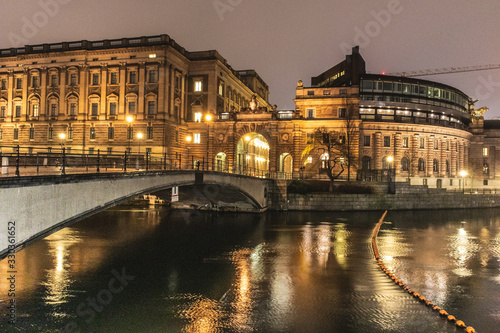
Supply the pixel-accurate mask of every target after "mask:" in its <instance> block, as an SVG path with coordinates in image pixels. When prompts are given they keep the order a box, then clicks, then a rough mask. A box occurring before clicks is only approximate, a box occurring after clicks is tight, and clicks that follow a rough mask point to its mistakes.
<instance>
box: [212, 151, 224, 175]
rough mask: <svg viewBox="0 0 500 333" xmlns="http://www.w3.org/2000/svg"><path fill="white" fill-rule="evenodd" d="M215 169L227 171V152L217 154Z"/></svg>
mask: <svg viewBox="0 0 500 333" xmlns="http://www.w3.org/2000/svg"><path fill="white" fill-rule="evenodd" d="M215 171H220V172H222V171H226V154H225V153H218V154H217V155H216V156H215Z"/></svg>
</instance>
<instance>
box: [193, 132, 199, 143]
mask: <svg viewBox="0 0 500 333" xmlns="http://www.w3.org/2000/svg"><path fill="white" fill-rule="evenodd" d="M193 137H194V140H193V141H194V143H201V135H200V133H194V135H193Z"/></svg>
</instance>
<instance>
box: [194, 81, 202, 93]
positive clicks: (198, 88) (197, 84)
mask: <svg viewBox="0 0 500 333" xmlns="http://www.w3.org/2000/svg"><path fill="white" fill-rule="evenodd" d="M194 91H202V89H201V81H195V82H194Z"/></svg>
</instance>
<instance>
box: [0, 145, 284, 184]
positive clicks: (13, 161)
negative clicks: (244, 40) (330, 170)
mask: <svg viewBox="0 0 500 333" xmlns="http://www.w3.org/2000/svg"><path fill="white" fill-rule="evenodd" d="M159 170H200V171H218V172H225V173H231V174H240V175H246V176H252V177H258V178H276V179H291V178H292V174H289V173H284V172H272V173H271V172H269V171H263V170H259V169H255V168H247V167H241V166H235V167H234V168H228V167H227V164H226V163H222V162H221V161H216V160H215V159H213V160H210V161H207V160H206V158H205V157H200V156H195V155H189V157H188V158H183V157H182V155H179V157H177V158H170V157H169V156H168V155H167V154H166V153H164V154H155V153H150V152H146V153H144V154H138V153H130V152H128V151H124V152H122V153H117V152H114V153H108V152H105V153H103V152H102V151H100V150H99V149H97V150H85V151H83V152H82V151H81V150H80V151H78V152H73V151H71V150H70V151H68V149H67V148H66V147H64V146H63V147H60V148H59V147H58V148H46V147H22V146H0V177H13V176H14V177H22V176H38V175H66V174H82V173H102V172H105V173H109V172H116V173H120V172H122V173H124V172H135V171H159Z"/></svg>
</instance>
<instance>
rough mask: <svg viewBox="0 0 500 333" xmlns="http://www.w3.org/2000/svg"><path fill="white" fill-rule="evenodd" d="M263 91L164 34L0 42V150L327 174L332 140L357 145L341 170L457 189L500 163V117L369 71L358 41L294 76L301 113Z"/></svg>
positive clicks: (448, 91) (255, 81)
mask: <svg viewBox="0 0 500 333" xmlns="http://www.w3.org/2000/svg"><path fill="white" fill-rule="evenodd" d="M268 96H269V88H268V86H267V84H266V83H265V82H264V81H263V80H262V79H261V78H260V77H259V75H258V74H257V73H256V72H255V71H254V70H244V71H236V70H234V69H233V68H232V67H231V66H230V65H229V64H228V63H227V61H226V60H225V59H224V58H223V57H222V56H221V55H220V54H219V53H217V51H201V52H189V51H186V50H185V49H184V48H182V47H181V46H180V45H178V44H177V43H176V42H175V41H174V40H173V39H171V38H170V37H169V36H167V35H159V36H150V37H139V38H123V39H116V40H101V41H77V42H63V43H56V44H41V45H28V46H25V47H23V48H12V49H4V50H0V146H1V149H2V152H3V153H9V152H12V151H13V150H14V149H15V148H14V147H16V146H18V145H19V146H20V147H25V148H24V149H25V150H27V151H28V152H30V151H33V150H34V149H36V148H45V147H53V148H57V147H60V145H61V144H64V145H65V147H66V150H67V152H71V153H78V154H80V153H86V154H93V153H96V151H97V150H100V152H101V154H115V153H116V154H123V153H124V152H125V151H129V152H132V153H137V152H138V151H139V149H140V146H141V145H142V147H143V152H145V151H148V152H151V154H152V155H155V154H161V156H167V157H168V158H170V159H171V160H175V161H176V163H181V164H182V165H183V166H198V165H203V167H208V168H210V169H215V170H233V171H236V172H242V173H250V174H253V175H267V174H273V175H279V176H282V177H292V176H293V177H302V176H308V177H316V178H324V177H325V175H324V169H325V168H324V167H325V163H327V162H326V161H327V160H328V158H330V157H331V156H329V152H330V151H329V150H327V149H325V142H329V143H331V142H332V141H331V140H334V141H335V142H337V143H341V144H344V145H345V143H347V145H348V147H349V154H350V155H349V156H344V155H339V156H337V157H338V161H339V164H338V165H337V169H339V168H341V167H346V166H347V172H344V173H343V174H342V176H341V177H342V178H347V177H349V178H350V179H355V178H357V179H358V180H374V179H378V180H380V179H384V178H385V177H387V175H390V174H393V175H395V177H396V179H397V180H398V181H408V180H409V181H410V182H411V183H412V184H427V185H429V186H433V187H458V186H460V180H461V176H460V175H459V172H460V171H461V170H468V171H469V172H470V173H471V174H474V175H476V176H477V177H478V178H480V179H481V180H482V182H481V184H484V185H491V184H493V183H494V182H495V178H496V170H500V168H498V167H496V163H497V162H496V155H497V153H496V146H497V142H498V138H499V137H500V134H498V133H499V132H500V130H498V128H500V126H496V125H495V124H496V123H494V122H489V121H483V119H482V117H480V116H479V117H478V116H477V115H476V116H474V112H473V109H472V107H473V105H472V101H471V100H470V98H469V97H468V96H467V95H465V94H464V93H463V92H461V91H460V90H458V89H455V88H453V87H450V86H448V85H444V84H440V83H436V82H432V81H427V80H417V79H410V78H404V77H393V76H385V75H374V74H367V73H366V70H365V61H364V60H363V58H362V57H361V55H360V53H359V48H357V47H355V48H353V53H352V54H351V55H348V56H346V59H345V60H344V61H342V62H340V63H339V64H337V65H335V66H333V67H332V68H330V69H328V70H327V71H325V72H324V73H322V74H320V75H318V76H316V77H313V78H312V79H311V85H310V86H309V87H307V86H304V83H303V82H302V81H299V82H298V84H297V88H296V97H295V100H294V101H295V104H296V108H295V109H294V110H277V109H276V106H271V105H270V104H269V102H268ZM495 126H496V127H495ZM139 133H141V134H142V138H139V136H138V135H137V134H139ZM60 134H64V135H63V136H60ZM325 135H326V136H325ZM325 140H326V141H325ZM312 146H314V149H310V148H311V147H312ZM198 163H200V164H198ZM473 169H474V170H475V169H478V170H479V171H477V170H476V171H477V172H476V171H474V170H473Z"/></svg>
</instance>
